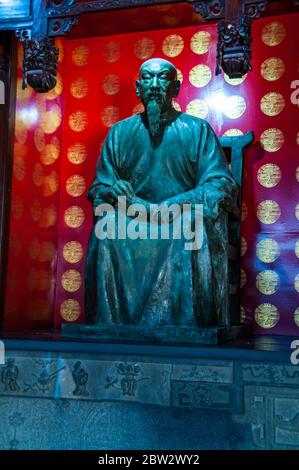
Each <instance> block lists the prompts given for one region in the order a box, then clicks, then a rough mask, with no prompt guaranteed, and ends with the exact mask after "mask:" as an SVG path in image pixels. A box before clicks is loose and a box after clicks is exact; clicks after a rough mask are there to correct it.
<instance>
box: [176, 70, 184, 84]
mask: <svg viewBox="0 0 299 470" xmlns="http://www.w3.org/2000/svg"><path fill="white" fill-rule="evenodd" d="M176 72H177V79H178V80H179V82H181V84H182V83H183V81H184V76H183V74H182V72H181V71H180V69H176Z"/></svg>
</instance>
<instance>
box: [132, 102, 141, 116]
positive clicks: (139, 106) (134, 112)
mask: <svg viewBox="0 0 299 470" xmlns="http://www.w3.org/2000/svg"><path fill="white" fill-rule="evenodd" d="M143 112H144V106H143V104H142V103H139V104H137V105H136V106H134V108H133V111H132V114H141V113H143Z"/></svg>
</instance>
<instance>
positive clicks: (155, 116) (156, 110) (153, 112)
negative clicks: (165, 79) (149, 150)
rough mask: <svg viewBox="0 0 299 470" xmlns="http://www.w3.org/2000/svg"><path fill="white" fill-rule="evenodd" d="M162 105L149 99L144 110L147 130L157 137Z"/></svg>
mask: <svg viewBox="0 0 299 470" xmlns="http://www.w3.org/2000/svg"><path fill="white" fill-rule="evenodd" d="M162 105H163V104H162V103H159V102H158V101H156V100H150V101H149V102H148V103H147V107H146V112H147V118H148V125H149V131H150V134H151V135H152V136H153V137H158V136H159V134H160V126H161V112H162Z"/></svg>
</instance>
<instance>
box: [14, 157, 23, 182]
mask: <svg viewBox="0 0 299 470" xmlns="http://www.w3.org/2000/svg"><path fill="white" fill-rule="evenodd" d="M13 174H14V177H15V178H16V180H17V181H23V179H24V178H25V175H26V164H25V160H24V158H23V157H21V156H19V155H15V157H14V159H13Z"/></svg>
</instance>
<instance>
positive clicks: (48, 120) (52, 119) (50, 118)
mask: <svg viewBox="0 0 299 470" xmlns="http://www.w3.org/2000/svg"><path fill="white" fill-rule="evenodd" d="M61 122H62V114H61V109H60V106H58V105H57V104H54V105H53V106H52V108H51V109H50V110H49V111H45V112H44V113H43V114H42V115H41V121H40V127H41V128H42V130H43V131H44V132H45V133H46V134H53V132H55V131H56V130H57V129H58V127H60V125H61Z"/></svg>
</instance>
